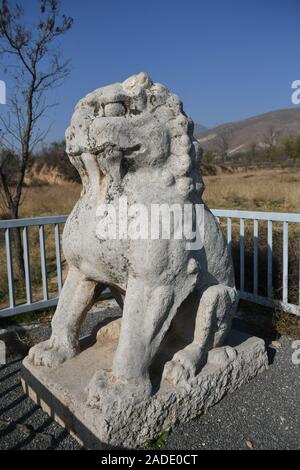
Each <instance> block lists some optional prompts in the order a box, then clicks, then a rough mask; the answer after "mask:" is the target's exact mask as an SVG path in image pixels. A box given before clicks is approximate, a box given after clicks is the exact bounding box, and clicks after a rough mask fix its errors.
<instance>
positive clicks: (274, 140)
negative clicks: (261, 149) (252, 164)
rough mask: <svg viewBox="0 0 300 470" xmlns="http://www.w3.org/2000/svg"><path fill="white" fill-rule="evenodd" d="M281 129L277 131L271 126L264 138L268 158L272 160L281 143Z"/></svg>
mask: <svg viewBox="0 0 300 470" xmlns="http://www.w3.org/2000/svg"><path fill="white" fill-rule="evenodd" d="M280 134H281V132H280V129H276V128H275V127H273V126H269V127H268V129H267V131H266V133H265V135H264V136H263V144H264V146H265V148H266V150H267V156H268V158H270V159H272V157H273V155H274V151H275V149H276V146H277V144H278V142H279V137H280Z"/></svg>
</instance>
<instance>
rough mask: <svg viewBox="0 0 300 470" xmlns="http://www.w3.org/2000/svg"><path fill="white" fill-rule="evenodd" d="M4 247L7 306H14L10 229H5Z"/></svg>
mask: <svg viewBox="0 0 300 470" xmlns="http://www.w3.org/2000/svg"><path fill="white" fill-rule="evenodd" d="M5 247H6V262H7V280H8V293H9V306H10V308H14V307H15V289H14V268H13V260H12V254H11V238H10V229H9V228H7V229H5Z"/></svg>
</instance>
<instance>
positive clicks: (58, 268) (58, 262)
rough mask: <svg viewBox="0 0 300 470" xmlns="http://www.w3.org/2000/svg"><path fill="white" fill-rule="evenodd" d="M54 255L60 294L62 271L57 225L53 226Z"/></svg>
mask: <svg viewBox="0 0 300 470" xmlns="http://www.w3.org/2000/svg"><path fill="white" fill-rule="evenodd" d="M54 230H55V253H56V270H57V286H58V292H59V294H60V292H61V290H62V270H61V253H60V233H59V232H60V231H59V224H55V228H54Z"/></svg>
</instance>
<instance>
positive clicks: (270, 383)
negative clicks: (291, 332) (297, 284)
mask: <svg viewBox="0 0 300 470" xmlns="http://www.w3.org/2000/svg"><path fill="white" fill-rule="evenodd" d="M276 346H277V348H274V347H271V348H269V355H270V360H271V364H270V369H269V370H268V371H267V372H265V373H263V374H261V375H260V376H258V377H257V378H255V379H254V380H253V381H252V382H251V383H250V384H248V385H246V386H244V387H243V388H241V389H240V390H239V391H237V392H235V393H234V395H228V396H227V397H225V398H224V399H223V400H222V401H221V402H220V403H218V404H217V405H215V406H214V407H213V408H212V409H211V410H209V411H208V412H207V414H205V415H203V416H201V417H199V418H197V419H195V420H193V421H191V422H190V423H188V424H184V425H179V426H177V427H176V428H175V429H174V430H173V432H172V433H171V435H170V436H169V438H168V439H167V443H166V447H165V448H167V449H185V450H193V449H194V450H196V449H197V450H198V449H247V448H251V447H253V448H255V449H299V448H300V426H299V425H300V406H299V405H300V403H299V400H300V380H299V379H300V378H299V374H300V365H298V366H296V365H293V364H292V358H291V356H292V353H293V349H292V347H291V341H289V340H288V339H287V338H280V339H279V344H277V345H276ZM280 346H281V347H280ZM21 359H22V358H21V357H17V358H15V359H14V360H11V361H10V362H9V363H8V364H7V365H5V366H2V367H0V449H80V446H79V445H78V444H77V442H76V441H75V440H74V439H72V438H71V437H69V436H68V434H67V432H66V431H65V430H64V429H62V428H61V427H60V426H58V425H57V424H55V423H54V422H53V421H52V419H51V418H49V417H48V415H46V414H45V413H43V412H42V411H41V410H40V409H39V408H38V407H37V406H36V405H34V404H33V403H32V402H31V400H30V399H29V398H27V397H26V396H25V395H24V394H23V392H22V388H21V386H20V376H19V373H20V366H21Z"/></svg>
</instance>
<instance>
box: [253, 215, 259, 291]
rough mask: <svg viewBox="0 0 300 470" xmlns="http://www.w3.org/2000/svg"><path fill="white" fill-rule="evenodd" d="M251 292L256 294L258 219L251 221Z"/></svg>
mask: <svg viewBox="0 0 300 470" xmlns="http://www.w3.org/2000/svg"><path fill="white" fill-rule="evenodd" d="M253 294H254V295H258V221H257V220H256V219H255V220H254V221H253Z"/></svg>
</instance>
